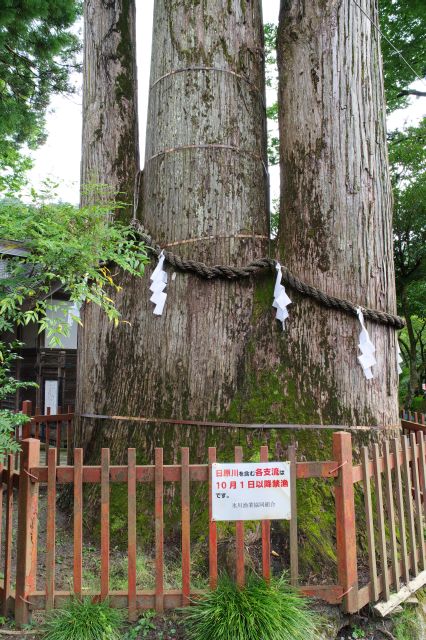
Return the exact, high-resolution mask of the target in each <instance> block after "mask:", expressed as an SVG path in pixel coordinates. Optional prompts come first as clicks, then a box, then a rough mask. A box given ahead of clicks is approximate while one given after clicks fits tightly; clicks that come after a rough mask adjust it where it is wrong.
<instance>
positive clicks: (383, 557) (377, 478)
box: [373, 443, 390, 600]
mask: <svg viewBox="0 0 426 640" xmlns="http://www.w3.org/2000/svg"><path fill="white" fill-rule="evenodd" d="M373 466H374V482H375V488H376V501H377V522H378V525H379V526H378V529H379V548H380V562H381V567H382V582H383V596H384V598H385V600H389V595H390V590H389V576H388V556H387V551H386V528H385V513H384V508H383V490H382V474H381V471H380V450H379V445H378V444H377V443H376V444H374V445H373Z"/></svg>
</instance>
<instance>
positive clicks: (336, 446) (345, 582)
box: [333, 431, 358, 613]
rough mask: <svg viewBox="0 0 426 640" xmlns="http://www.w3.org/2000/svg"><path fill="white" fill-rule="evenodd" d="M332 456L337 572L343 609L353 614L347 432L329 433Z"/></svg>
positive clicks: (351, 487)
mask: <svg viewBox="0 0 426 640" xmlns="http://www.w3.org/2000/svg"><path fill="white" fill-rule="evenodd" d="M333 457H334V460H336V462H337V468H338V476H337V478H336V481H335V502H336V546H337V549H336V552H337V573H338V579H339V584H340V586H341V587H342V589H343V599H342V604H343V608H344V610H345V611H346V612H348V613H353V612H355V611H358V568H357V555H356V531H355V499H354V485H353V478H352V437H351V435H350V433H346V432H342V431H339V432H337V433H334V434H333Z"/></svg>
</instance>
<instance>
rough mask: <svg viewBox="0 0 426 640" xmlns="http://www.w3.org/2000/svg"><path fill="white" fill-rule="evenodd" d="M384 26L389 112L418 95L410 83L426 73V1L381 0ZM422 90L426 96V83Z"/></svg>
mask: <svg viewBox="0 0 426 640" xmlns="http://www.w3.org/2000/svg"><path fill="white" fill-rule="evenodd" d="M380 28H381V31H382V33H383V35H384V36H385V37H382V42H381V44H382V53H383V66H384V80H385V91H386V103H387V108H388V111H394V110H395V109H398V108H400V107H405V106H406V105H407V102H408V100H407V99H408V96H409V95H410V94H413V93H414V94H415V92H413V90H412V89H409V85H410V84H411V83H412V82H414V80H416V77H419V78H425V76H426V38H425V33H426V3H425V2H424V0H381V1H380ZM389 41H390V42H391V43H392V44H393V47H392V46H391V44H390V43H389ZM394 47H395V48H394ZM395 49H397V51H395ZM398 51H399V52H400V54H398ZM401 56H402V57H401ZM403 58H404V59H403ZM407 62H408V64H407ZM410 67H411V69H410ZM420 93H423V96H425V97H426V82H425V85H424V87H423V90H422V91H421V92H420Z"/></svg>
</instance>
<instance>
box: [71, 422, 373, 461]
mask: <svg viewBox="0 0 426 640" xmlns="http://www.w3.org/2000/svg"><path fill="white" fill-rule="evenodd" d="M75 415H76V417H78V418H88V419H91V420H117V421H119V422H142V423H144V424H172V425H182V426H187V427H215V428H217V427H223V428H225V429H253V430H264V429H314V430H318V429H331V430H333V431H342V430H351V431H354V430H356V431H371V430H372V429H376V430H377V431H384V430H385V427H380V426H372V427H367V426H355V427H352V426H350V425H342V424H283V423H280V424H271V423H268V422H264V423H260V424H256V423H235V422H211V421H203V420H174V419H172V418H145V417H143V416H109V415H103V414H100V415H98V414H96V413H81V414H75ZM337 468H339V467H337Z"/></svg>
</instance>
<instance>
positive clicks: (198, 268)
mask: <svg viewBox="0 0 426 640" xmlns="http://www.w3.org/2000/svg"><path fill="white" fill-rule="evenodd" d="M131 224H132V226H133V228H134V230H135V232H136V233H137V234H138V235H139V237H140V238H141V240H142V241H143V242H144V244H145V246H146V247H147V249H149V251H151V252H152V253H153V254H154V255H156V256H159V255H160V253H161V251H162V249H161V247H160V246H159V245H157V244H155V242H154V241H153V239H152V237H151V236H150V235H149V233H147V231H146V230H145V229H144V227H143V225H142V224H141V223H140V222H139V221H138V220H135V219H134V220H132V223H131ZM164 256H165V259H166V262H167V263H168V264H169V265H171V266H172V267H174V268H175V269H178V270H179V271H183V272H190V273H194V274H195V275H197V276H199V277H200V278H204V279H206V280H213V279H216V278H217V279H223V280H238V279H240V278H249V277H251V276H253V275H256V274H257V273H260V272H261V271H264V270H267V269H269V270H274V269H275V264H276V262H275V260H273V259H272V258H267V257H265V258H258V259H257V260H253V262H250V263H249V264H248V265H246V266H243V267H233V266H229V265H214V266H208V265H206V264H204V262H199V261H197V260H192V259H190V258H181V257H180V256H178V255H176V254H175V253H172V252H171V251H167V250H164ZM282 278H283V280H284V282H285V284H286V285H288V286H289V287H290V288H291V289H293V290H295V291H298V292H299V293H300V294H302V295H303V296H305V297H308V298H312V299H313V300H315V301H316V302H318V304H320V305H322V306H323V307H327V308H328V309H336V310H338V311H343V312H344V313H348V314H349V315H352V316H356V317H357V310H358V309H359V307H360V306H361V305H357V304H354V303H352V302H350V301H349V300H345V299H344V298H337V297H335V296H329V295H328V294H327V293H325V292H324V291H321V289H317V288H316V287H312V286H311V285H309V284H306V283H305V282H303V281H302V280H300V279H299V278H297V277H296V276H295V275H293V274H292V273H291V271H289V270H288V269H287V267H284V266H283V267H282ZM362 312H363V314H364V318H367V319H368V320H371V321H372V322H375V323H377V324H382V325H385V326H390V327H393V328H394V329H402V328H403V327H404V326H405V320H404V319H403V318H401V317H400V316H395V315H392V314H391V313H386V312H385V311H378V310H377V309H367V308H365V307H362Z"/></svg>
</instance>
